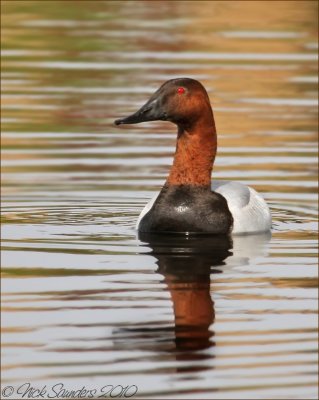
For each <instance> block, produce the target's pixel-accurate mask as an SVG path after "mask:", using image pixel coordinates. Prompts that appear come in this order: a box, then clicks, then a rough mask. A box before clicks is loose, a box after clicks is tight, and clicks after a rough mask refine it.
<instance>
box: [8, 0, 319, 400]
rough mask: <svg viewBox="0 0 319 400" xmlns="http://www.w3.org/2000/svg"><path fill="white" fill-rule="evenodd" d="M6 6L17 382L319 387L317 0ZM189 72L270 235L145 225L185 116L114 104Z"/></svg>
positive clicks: (202, 392)
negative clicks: (142, 216)
mask: <svg viewBox="0 0 319 400" xmlns="http://www.w3.org/2000/svg"><path fill="white" fill-rule="evenodd" d="M1 6H2V41H3V65H2V131H3V136H2V145H3V158H2V160H3V161H2V169H3V175H2V178H3V209H2V212H3V227H2V238H3V255H2V265H3V280H2V301H3V303H2V305H3V309H2V311H3V318H2V343H3V350H2V357H3V358H2V366H3V372H2V378H3V379H2V387H1V389H2V390H5V391H4V392H2V395H3V397H4V396H5V395H8V394H9V391H10V390H11V389H10V388H9V389H4V388H6V387H7V386H12V387H13V390H14V396H15V397H16V398H19V397H20V398H21V397H22V393H23V392H25V390H26V389H27V387H26V386H24V387H22V388H20V389H18V388H19V387H20V386H21V385H22V384H24V383H27V382H29V383H30V384H31V385H32V386H33V387H34V388H38V389H39V388H43V387H44V386H45V385H46V389H45V390H46V391H47V393H46V395H48V394H50V395H51V397H52V398H62V397H66V396H67V393H66V392H63V390H64V389H67V390H70V391H71V390H74V391H75V390H78V389H81V388H82V387H85V390H93V392H92V395H94V396H95V397H97V396H98V395H100V394H102V393H103V392H105V393H107V390H108V389H110V387H109V388H105V389H102V388H103V387H104V386H105V385H113V386H116V385H122V386H123V387H126V386H130V387H129V388H128V389H127V390H128V391H127V392H126V395H127V396H129V395H131V394H133V393H134V392H135V391H136V388H137V390H138V392H137V394H136V395H135V397H138V396H140V397H145V398H155V397H157V398H181V399H187V398H193V399H195V398H207V399H256V398H258V399H279V398H282V399H315V398H317V396H318V394H317V361H318V359H317V326H318V323H317V317H316V313H317V308H318V304H317V295H318V291H317V280H316V276H317V267H316V265H317V256H316V254H317V239H316V231H317V222H316V221H317V194H316V193H317V83H318V79H317V70H316V67H317V48H318V47H317V42H316V37H317V20H316V18H317V17H316V15H317V2H315V1H309V2H308V1H299V2H290V1H283V2H266V1H265V2H260V1H254V2H251V1H250V2H241V1H236V2H235V1H232V2H229V1H228V2H227V1H224V2H219V1H214V2H201V1H196V2H195V1H190V2H184V1H160V2H159V1H158V2H146V1H131V2H125V1H116V2H107V1H106V2H103V1H99V2H97V1H90V2H85V1H81V2H71V1H63V2H57V1H45V2H36V1H17V2H15V1H4V2H1ZM179 76H188V77H193V78H195V79H198V80H200V81H201V82H203V84H204V85H205V86H206V87H207V89H208V90H209V94H210V96H211V100H212V103H213V106H214V112H215V119H216V124H217V129H218V134H219V153H218V156H217V160H216V165H215V168H214V174H213V176H214V178H216V179H227V180H228V179H229V180H239V181H241V182H244V183H246V184H249V185H251V186H253V187H254V188H256V189H257V190H258V191H260V192H262V193H263V194H264V196H265V198H266V200H267V202H268V203H269V205H270V207H271V211H272V214H273V231H272V237H269V236H267V235H266V236H264V235H258V236H250V237H241V238H235V239H234V243H233V244H231V243H227V242H220V241H219V242H216V240H214V239H213V238H205V239H203V238H200V239H199V238H174V237H149V236H146V237H141V238H137V236H136V232H135V230H134V226H135V222H136V219H137V217H138V214H139V212H140V211H141V209H142V208H143V206H144V204H145V203H146V202H147V201H148V200H149V199H150V198H151V197H152V196H153V195H154V194H155V193H156V192H157V191H158V190H159V189H160V187H161V185H162V183H163V182H164V180H165V177H166V176H167V173H168V168H169V165H170V164H171V162H172V156H173V153H174V146H175V127H174V126H172V125H171V124H169V123H162V122H152V123H145V124H141V125H134V126H133V125H132V126H126V127H123V128H117V127H115V126H113V120H114V119H115V118H118V117H121V116H125V115H127V114H129V113H131V112H133V111H134V110H136V109H137V108H138V107H139V106H140V105H141V104H143V103H144V102H145V101H146V100H147V98H148V97H149V95H150V94H151V93H152V92H153V91H154V90H155V89H156V88H157V87H158V86H159V85H160V84H161V83H162V82H163V81H165V80H167V79H170V78H173V77H179ZM57 384H61V385H62V384H63V385H64V386H63V387H62V386H54V385H57ZM134 385H135V386H136V388H135V386H134ZM94 390H96V391H95V392H94ZM119 390H120V388H119V387H118V388H116V389H114V391H113V392H112V395H113V396H115V395H116V394H117V393H120V392H119ZM17 391H18V392H19V393H20V394H17ZM28 393H30V392H28ZM86 395H87V396H89V393H87V394H86ZM109 395H110V393H109V394H107V395H106V397H107V396H109ZM12 396H13V395H12ZM12 396H11V397H12ZM14 396H13V397H14ZM25 396H27V395H25ZM74 396H75V394H74ZM122 396H124V392H123V393H122ZM24 398H26V397H24Z"/></svg>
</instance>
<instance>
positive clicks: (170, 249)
mask: <svg viewBox="0 0 319 400" xmlns="http://www.w3.org/2000/svg"><path fill="white" fill-rule="evenodd" d="M138 238H139V240H140V246H142V247H145V246H147V247H148V248H149V249H150V252H148V253H147V255H152V256H153V257H154V258H155V259H156V264H157V266H158V268H157V270H156V272H157V273H158V274H160V275H162V277H163V280H162V282H164V283H165V286H166V287H165V290H168V291H169V294H170V298H171V301H172V303H173V310H174V326H173V327H172V326H171V325H168V323H167V320H165V321H157V322H152V321H149V322H145V323H141V324H134V325H132V326H130V327H125V328H118V329H116V330H115V331H113V341H114V344H115V345H116V346H119V347H120V348H121V349H123V348H126V349H135V350H136V349H139V350H151V351H155V350H156V351H158V352H159V353H162V352H166V353H175V355H174V357H175V359H176V360H203V359H205V358H210V357H211V354H210V353H207V352H201V351H196V350H204V349H208V348H210V347H211V346H214V345H215V343H214V342H213V339H212V338H213V336H214V332H213V330H212V328H213V324H214V320H215V310H214V301H213V299H212V297H211V281H213V279H214V275H215V274H218V273H222V272H223V270H225V269H227V270H230V269H232V268H236V267H238V266H242V265H247V266H248V265H249V264H250V263H251V262H252V261H253V260H254V259H256V258H258V257H263V256H267V254H268V251H269V250H268V247H269V242H270V238H271V234H270V233H265V234H259V235H249V236H234V237H233V238H229V237H225V236H204V235H197V236H182V235H181V236H178V235H172V234H170V235H158V234H150V233H140V234H139V237H138ZM191 368H192V370H194V368H195V369H196V368H199V367H198V366H196V367H194V366H192V367H191ZM200 368H205V367H204V366H202V367H200ZM183 371H185V365H184V366H183Z"/></svg>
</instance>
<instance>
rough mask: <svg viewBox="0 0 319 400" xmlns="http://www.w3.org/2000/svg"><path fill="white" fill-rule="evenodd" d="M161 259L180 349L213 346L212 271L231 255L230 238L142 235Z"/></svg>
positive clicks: (159, 264) (178, 348) (176, 341)
mask: <svg viewBox="0 0 319 400" xmlns="http://www.w3.org/2000/svg"><path fill="white" fill-rule="evenodd" d="M139 238H140V239H141V240H142V241H143V242H147V243H148V244H149V246H150V247H151V248H152V252H151V254H152V255H154V256H155V257H156V258H157V264H158V271H157V272H158V273H160V274H162V275H163V276H164V281H165V283H166V284H167V287H168V289H169V291H170V294H171V299H172V301H173V308H174V316H175V343H176V350H199V349H205V348H207V347H210V346H211V345H212V343H211V341H210V337H211V336H212V335H213V332H211V331H210V330H209V327H210V325H211V324H212V323H213V322H214V318H215V312H214V303H213V301H212V299H211V296H210V274H211V273H213V272H216V273H217V272H221V271H220V270H217V269H215V270H214V268H213V267H214V266H222V265H223V264H224V262H223V261H224V260H225V259H226V258H227V257H228V256H229V255H231V253H230V251H229V249H231V247H232V243H231V240H230V239H229V238H228V237H225V236H223V237H220V236H210V237H209V236H175V235H174V236H173V235H168V236H165V235H154V234H145V233H143V234H140V236H139Z"/></svg>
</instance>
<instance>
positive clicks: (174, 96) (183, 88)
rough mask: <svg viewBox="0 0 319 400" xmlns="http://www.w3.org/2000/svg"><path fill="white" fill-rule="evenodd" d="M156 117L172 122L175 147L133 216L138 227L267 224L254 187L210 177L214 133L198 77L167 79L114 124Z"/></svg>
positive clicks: (221, 230) (257, 228) (237, 230)
mask: <svg viewBox="0 0 319 400" xmlns="http://www.w3.org/2000/svg"><path fill="white" fill-rule="evenodd" d="M156 120H161V121H170V122H173V123H174V124H176V125H177V128H178V131H177V145H176V152H175V156H174V161H173V165H172V167H171V169H170V172H169V175H168V178H167V180H166V182H165V184H164V186H163V188H162V190H161V191H160V192H159V194H157V195H156V196H155V197H154V198H153V199H151V200H150V201H149V203H148V204H147V205H146V206H145V208H144V209H143V210H142V212H141V214H140V216H139V218H138V221H137V225H136V228H137V230H138V231H139V232H158V233H160V232H163V233H186V234H191V233H206V234H230V233H231V234H248V233H258V232H266V231H269V230H270V229H271V214H270V211H269V207H268V205H267V204H266V202H265V200H264V199H263V197H262V196H261V195H260V194H258V193H257V192H256V191H255V190H254V189H252V188H251V187H248V186H245V185H243V184H241V183H239V182H227V181H215V180H213V181H212V180H211V173H212V168H213V164H214V160H215V156H216V150H217V135H216V128H215V121H214V116H213V111H212V107H211V104H210V101H209V97H208V94H207V92H206V90H205V88H204V86H203V85H202V84H201V83H200V82H198V81H196V80H194V79H190V78H178V79H171V80H169V81H167V82H165V83H164V84H163V85H162V86H161V87H160V88H159V89H158V90H157V91H156V92H155V93H154V94H153V95H152V96H151V98H150V99H149V100H148V102H147V103H146V104H144V105H143V106H142V107H141V108H140V109H139V110H138V111H137V112H135V113H134V114H132V115H130V116H128V117H126V118H121V119H117V120H116V121H115V124H116V125H121V124H137V123H140V122H145V121H156Z"/></svg>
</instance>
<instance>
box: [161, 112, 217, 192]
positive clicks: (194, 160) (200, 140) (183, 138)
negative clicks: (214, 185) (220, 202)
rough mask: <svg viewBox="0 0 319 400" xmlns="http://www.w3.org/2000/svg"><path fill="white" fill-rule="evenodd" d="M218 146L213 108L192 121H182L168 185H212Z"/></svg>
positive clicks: (179, 126)
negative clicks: (188, 122) (184, 122)
mask: <svg viewBox="0 0 319 400" xmlns="http://www.w3.org/2000/svg"><path fill="white" fill-rule="evenodd" d="M216 150H217V136H216V128H215V122H214V117H213V113H212V110H211V108H210V110H207V112H206V113H205V115H203V116H201V117H200V118H199V119H198V120H196V121H194V122H193V123H191V124H179V125H178V135H177V144H176V152H175V156H174V162H173V165H172V167H171V170H170V173H169V176H168V178H167V181H166V185H168V186H170V185H191V186H205V187H209V188H210V186H211V174H212V169H213V163H214V160H215V156H216Z"/></svg>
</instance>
